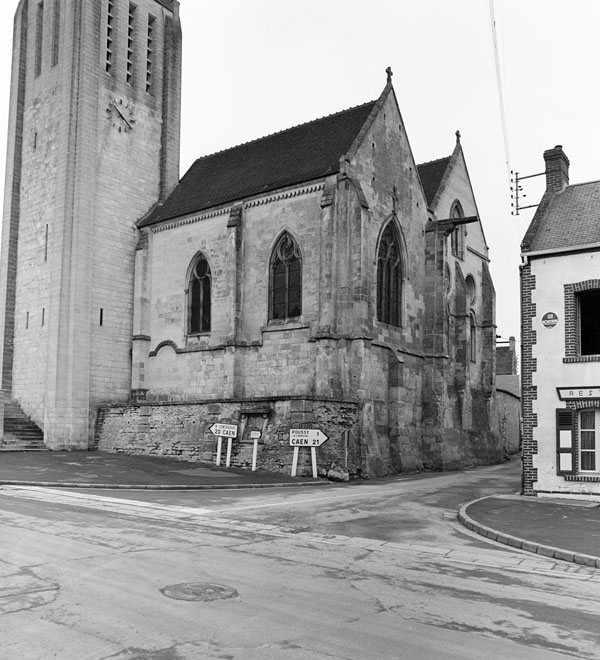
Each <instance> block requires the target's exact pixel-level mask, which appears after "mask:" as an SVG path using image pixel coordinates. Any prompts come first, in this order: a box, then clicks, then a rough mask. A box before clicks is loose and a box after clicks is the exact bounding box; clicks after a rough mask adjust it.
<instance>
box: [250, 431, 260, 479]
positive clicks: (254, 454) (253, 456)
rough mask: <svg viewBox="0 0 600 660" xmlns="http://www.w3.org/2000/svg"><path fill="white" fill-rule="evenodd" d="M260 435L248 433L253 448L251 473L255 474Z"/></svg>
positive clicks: (255, 432)
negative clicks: (252, 442) (252, 441)
mask: <svg viewBox="0 0 600 660" xmlns="http://www.w3.org/2000/svg"><path fill="white" fill-rule="evenodd" d="M261 435H262V433H261V432H260V431H250V438H252V440H254V447H253V449H252V472H256V457H257V456H258V441H259V440H260V437H261Z"/></svg>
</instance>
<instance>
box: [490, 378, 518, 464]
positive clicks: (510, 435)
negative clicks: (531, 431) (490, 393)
mask: <svg viewBox="0 0 600 660" xmlns="http://www.w3.org/2000/svg"><path fill="white" fill-rule="evenodd" d="M496 415H497V418H496V419H497V426H498V430H499V433H500V437H501V438H502V444H503V447H504V449H505V451H506V453H508V454H516V453H517V452H518V451H519V450H520V449H521V398H520V397H519V396H517V395H515V394H514V393H513V392H509V391H506V390H500V389H498V390H496Z"/></svg>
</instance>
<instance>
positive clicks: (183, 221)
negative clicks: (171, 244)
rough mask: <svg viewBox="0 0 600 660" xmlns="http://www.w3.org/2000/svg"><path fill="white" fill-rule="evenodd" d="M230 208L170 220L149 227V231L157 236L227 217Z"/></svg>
mask: <svg viewBox="0 0 600 660" xmlns="http://www.w3.org/2000/svg"><path fill="white" fill-rule="evenodd" d="M232 208H233V207H232V206H228V207H227V208H223V209H219V210H218V211H210V212H209V213H201V214H200V215H193V216H190V217H188V218H178V219H177V220H171V221H169V222H167V223H166V224H164V225H158V226H156V227H150V229H151V230H152V233H153V234H158V233H159V232H161V231H167V229H176V228H177V227H182V226H183V225H191V224H194V223H196V222H202V221H203V220H209V219H210V218H216V217H217V216H219V215H225V214H227V215H229V214H230V213H231V209H232Z"/></svg>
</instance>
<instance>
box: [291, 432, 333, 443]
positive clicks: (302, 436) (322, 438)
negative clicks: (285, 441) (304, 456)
mask: <svg viewBox="0 0 600 660" xmlns="http://www.w3.org/2000/svg"><path fill="white" fill-rule="evenodd" d="M327 440H329V437H328V436H326V435H325V434H324V433H323V431H321V430H319V429H290V447H320V446H321V445H322V444H323V443H324V442H327Z"/></svg>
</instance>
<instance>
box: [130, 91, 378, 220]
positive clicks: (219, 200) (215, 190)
mask: <svg viewBox="0 0 600 660" xmlns="http://www.w3.org/2000/svg"><path fill="white" fill-rule="evenodd" d="M375 103H376V102H375V101H372V102H369V103H365V104H363V105H360V106H357V107H355V108H350V109H349V110H344V111H342V112H338V113H337V114H334V115H329V116H328V117H323V118H322V119H317V120H315V121H312V122H309V123H307V124H302V125H300V126H295V127H293V128H289V129H287V130H285V131H281V132H280V133H274V134H273V135H269V136H267V137H264V138H261V139H259V140H254V141H253V142H247V143H246V144H242V145H240V146H238V147H233V148H231V149H227V150H225V151H220V152H218V153H216V154H212V155H210V156H205V157H204V158H199V159H198V160H197V161H196V162H195V163H194V164H193V165H192V166H191V167H190V169H189V170H188V171H187V173H186V174H185V175H184V176H183V178H182V179H181V181H180V182H179V184H178V185H177V186H176V188H175V190H174V191H173V192H172V193H171V195H169V197H168V198H167V199H166V200H165V201H164V203H163V204H161V205H159V206H157V207H156V208H155V209H153V211H151V213H150V214H149V215H148V216H146V218H144V219H143V220H142V221H141V222H140V223H139V226H140V227H147V226H149V225H153V224H155V223H157V222H160V221H162V220H168V219H170V218H175V217H179V216H182V215H187V214H190V213H196V212H199V211H203V210H205V209H208V208H212V207H215V206H219V205H222V204H227V203H229V202H233V201H236V200H240V199H244V198H246V197H249V196H252V195H257V194H260V193H266V192H269V191H271V190H276V189H278V188H283V187H284V186H291V185H294V184H298V183H302V182H303V181H311V180H314V179H319V178H321V177H324V176H328V175H330V174H335V173H337V172H339V167H340V165H339V159H340V157H341V156H343V155H344V154H345V153H346V152H347V151H348V150H349V149H350V147H351V145H352V143H353V141H354V139H355V137H356V136H357V135H358V133H359V131H360V129H361V128H362V127H363V125H364V123H365V121H366V120H367V118H368V117H369V114H370V113H371V111H372V110H373V107H374V106H375Z"/></svg>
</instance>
